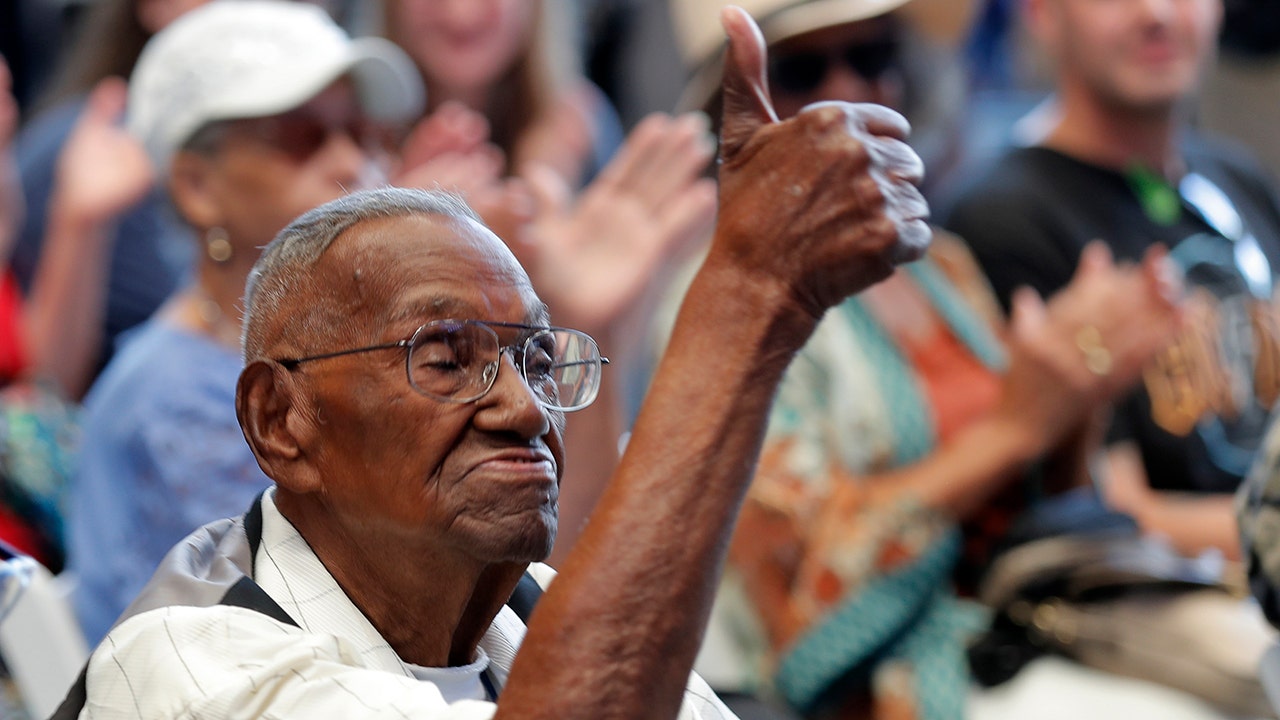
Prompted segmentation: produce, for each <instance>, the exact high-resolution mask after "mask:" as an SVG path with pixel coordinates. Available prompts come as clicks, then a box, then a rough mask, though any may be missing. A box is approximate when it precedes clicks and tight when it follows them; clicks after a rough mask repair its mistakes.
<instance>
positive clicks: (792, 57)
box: [769, 38, 898, 95]
mask: <svg viewBox="0 0 1280 720" xmlns="http://www.w3.org/2000/svg"><path fill="white" fill-rule="evenodd" d="M897 62H898V42H897V41H896V40H891V39H888V38H885V39H881V40H873V41H870V42H867V41H856V42H851V43H849V44H848V45H844V46H840V47H835V48H828V49H826V50H798V51H795V52H786V53H780V54H776V55H774V56H773V57H771V58H769V84H770V85H771V86H772V87H773V88H774V89H776V90H781V91H782V92H786V93H791V94H793V95H802V94H805V93H811V92H813V91H814V90H816V89H818V87H819V86H821V85H822V82H823V81H824V80H826V78H827V73H829V72H830V71H831V68H832V67H833V65H834V64H836V63H844V66H845V67H847V68H849V69H850V70H852V71H853V72H854V73H856V74H857V75H858V76H859V77H861V78H863V79H864V80H866V81H867V82H875V81H877V80H879V79H880V78H881V77H882V76H883V75H884V74H885V73H887V72H888V71H889V70H891V69H892V68H893V67H894V66H896V65H897Z"/></svg>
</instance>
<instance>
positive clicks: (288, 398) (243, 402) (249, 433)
mask: <svg viewBox="0 0 1280 720" xmlns="http://www.w3.org/2000/svg"><path fill="white" fill-rule="evenodd" d="M304 402H305V399H304V398H303V397H302V396H301V395H300V393H298V392H297V384H296V382H295V380H294V377H293V375H292V374H291V373H290V372H289V371H288V370H286V369H285V368H284V367H283V366H282V365H280V363H277V362H274V361H271V360H255V361H254V362H251V363H249V365H248V366H247V367H245V369H244V370H243V371H241V373H240V380H239V382H238V383H236V417H237V418H238V419H239V420H240V429H241V431H242V432H244V439H245V440H247V441H248V442H249V447H250V448H251V449H252V450H253V455H254V457H256V458H257V459H258V466H259V467H261V468H262V471H263V472H264V473H266V475H267V477H269V478H271V479H272V480H275V481H276V483H277V484H278V485H280V486H282V487H284V488H286V489H288V490H291V491H293V492H297V493H306V492H314V491H316V490H319V489H320V486H321V483H320V477H319V474H318V473H317V472H316V469H315V468H314V466H313V465H312V464H311V462H310V460H311V458H309V457H308V456H307V453H306V452H305V449H304V448H305V446H306V444H307V442H306V441H307V439H308V436H309V434H310V431H311V428H312V423H311V422H310V421H309V420H308V419H307V418H308V417H309V416H310V414H309V413H308V412H307V411H306V410H307V409H306V408H305V407H304Z"/></svg>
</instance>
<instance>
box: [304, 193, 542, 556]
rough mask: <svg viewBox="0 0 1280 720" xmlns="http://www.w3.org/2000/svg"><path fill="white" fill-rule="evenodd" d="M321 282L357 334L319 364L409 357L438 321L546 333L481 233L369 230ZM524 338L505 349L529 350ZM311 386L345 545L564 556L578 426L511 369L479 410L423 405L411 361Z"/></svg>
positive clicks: (507, 364) (458, 228) (325, 476)
mask: <svg viewBox="0 0 1280 720" xmlns="http://www.w3.org/2000/svg"><path fill="white" fill-rule="evenodd" d="M315 277H316V280H317V285H316V287H318V288H325V289H326V291H327V292H328V293H330V294H331V298H332V299H331V300H330V301H329V302H330V303H331V304H332V307H333V308H334V310H335V312H336V313H338V314H340V315H342V316H346V317H350V318H352V320H353V322H352V323H350V324H348V325H345V327H346V328H348V329H347V331H346V332H341V333H339V334H341V335H342V337H340V338H317V339H314V340H313V341H312V343H313V346H311V347H306V348H304V349H305V350H306V351H308V352H314V353H320V352H326V351H333V350H342V349H346V348H353V347H361V346H366V345H374V344H382V343H387V342H395V341H396V340H399V339H403V338H408V337H409V336H410V335H412V334H413V332H414V330H415V329H416V328H417V327H418V326H420V325H422V324H423V323H426V322H428V321H431V320H441V319H463V320H483V321H493V322H509V323H524V324H545V322H546V317H545V311H544V310H543V306H542V304H541V303H540V302H539V301H538V299H537V297H536V296H535V295H534V293H533V290H532V288H531V287H530V285H529V280H528V278H527V276H526V275H525V274H524V271H523V270H522V269H521V268H520V266H519V265H518V264H517V263H516V261H515V259H514V258H513V257H512V256H511V254H510V252H509V251H508V250H507V249H506V247H505V246H504V245H503V244H502V241H501V240H498V239H497V238H496V237H495V236H494V235H493V234H492V233H490V232H488V231H487V230H485V229H484V228H483V227H481V226H480V225H479V224H477V223H473V222H471V221H468V220H457V219H449V218H444V217H425V216H413V217H399V218H389V219H383V220H373V221H366V222H363V223H361V224H359V225H357V226H355V227H354V228H352V229H350V230H348V231H347V232H346V233H344V234H343V235H342V236H341V237H339V238H338V239H337V240H336V241H335V242H334V243H333V245H332V246H331V247H330V248H329V249H328V250H327V251H326V253H325V254H324V255H323V256H322V257H321V259H320V261H319V263H318V264H317V266H316V276H315ZM329 326H331V327H332V326H335V324H334V323H330V324H329ZM337 326H338V327H343V325H342V324H337ZM519 332H520V331H517V330H509V329H503V330H500V331H499V338H500V340H501V342H502V344H503V345H506V344H509V343H512V342H516V341H517V340H518V339H519V338H518V334H519ZM298 373H299V374H302V375H304V376H305V377H304V378H302V382H304V383H309V387H310V389H311V393H310V394H311V404H312V405H313V411H314V419H313V422H314V423H315V428H316V431H315V438H314V442H313V443H312V447H311V448H310V450H309V453H310V460H309V462H310V463H311V465H313V466H314V467H315V468H316V469H317V471H318V474H319V476H320V478H321V479H322V481H323V495H324V498H323V502H325V504H326V505H327V507H328V511H329V513H330V514H331V515H332V516H333V519H334V520H335V521H336V522H337V523H339V524H340V525H341V526H342V527H343V530H344V531H346V532H347V533H351V534H352V535H353V536H355V537H361V538H373V539H375V540H378V541H381V542H382V545H381V546H382V547H386V548H388V552H405V553H415V554H416V555H414V557H419V558H424V557H428V556H434V557H440V556H449V555H452V556H455V557H467V558H471V559H474V560H479V561H481V562H484V563H492V562H528V561H532V560H541V559H543V558H545V557H546V555H547V554H548V553H549V552H550V549H551V546H552V543H553V542H554V539H555V533H556V517H557V500H558V497H559V478H560V474H561V466H562V463H563V457H564V453H563V447H562V442H561V432H562V428H563V414H561V413H553V412H551V411H549V410H547V409H545V408H543V407H542V406H541V405H539V404H538V402H537V401H536V399H535V397H534V395H533V393H532V392H531V391H530V389H529V387H528V386H527V385H526V384H525V382H524V380H523V379H522V377H521V374H520V372H519V371H518V370H517V369H516V367H515V366H514V365H513V364H512V360H511V355H510V353H504V354H503V355H502V357H501V362H500V368H499V370H498V375H497V380H496V381H495V383H494V385H493V388H492V389H491V390H490V391H489V392H488V394H486V395H485V396H484V397H482V398H480V399H479V400H475V401H473V402H470V403H449V402H444V401H441V400H436V399H432V398H429V397H426V396H424V395H421V394H419V393H418V392H417V391H415V390H414V389H413V388H412V387H411V386H410V384H409V382H408V379H407V377H406V372H405V350H404V349H403V348H392V349H385V350H376V351H372V352H367V353H360V354H356V355H347V356H342V357H336V358H330V359H325V360H322V361H317V362H311V363H307V364H305V365H301V366H299V369H298ZM305 392H306V391H305V390H304V394H305Z"/></svg>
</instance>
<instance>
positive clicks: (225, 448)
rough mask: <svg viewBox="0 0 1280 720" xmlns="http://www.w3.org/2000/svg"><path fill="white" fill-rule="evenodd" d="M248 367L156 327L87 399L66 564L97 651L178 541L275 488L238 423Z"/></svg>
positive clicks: (138, 336) (209, 344) (137, 337)
mask: <svg viewBox="0 0 1280 720" xmlns="http://www.w3.org/2000/svg"><path fill="white" fill-rule="evenodd" d="M240 368H241V361H240V357H239V355H238V354H237V353H235V352H233V351H232V350H230V349H228V348H225V347H223V346H222V345H219V344H217V343H216V342H214V341H213V340H211V339H209V338H206V337H203V336H200V335H196V334H194V333H191V332H189V331H186V330H183V329H180V328H177V327H175V326H173V325H171V324H169V323H167V322H165V321H163V320H159V319H153V320H151V321H149V322H147V323H145V324H144V325H142V326H139V328H138V329H137V330H136V331H135V332H134V333H132V334H131V335H130V337H128V338H127V340H126V342H125V344H124V345H123V346H122V347H121V349H120V350H119V351H118V352H117V354H116V355H115V357H114V358H113V359H112V361H111V363H110V364H109V365H108V366H107V368H106V370H105V371H104V372H103V374H102V375H101V376H100V377H99V379H98V381H97V382H96V383H95V384H94V386H93V388H92V390H91V391H90V393H89V396H88V397H87V398H86V400H85V417H84V437H83V446H82V450H81V459H80V466H79V468H78V471H77V474H76V478H75V484H74V486H73V490H72V493H71V497H72V500H71V507H70V513H69V515H70V517H69V518H68V535H69V537H68V565H69V567H70V568H71V569H72V570H73V571H74V572H75V573H76V575H77V577H78V578H79V583H78V585H77V587H76V591H75V595H74V599H73V601H74V605H75V610H76V614H77V616H78V617H79V619H80V623H81V625H82V628H83V630H84V632H85V637H86V639H87V640H88V641H89V643H90V644H91V645H92V644H96V643H97V642H98V641H99V640H101V639H102V637H103V636H104V635H106V632H107V630H108V629H109V628H110V626H111V624H112V623H113V622H115V619H116V617H117V616H119V614H120V612H121V611H123V610H124V608H125V607H126V606H127V605H128V604H129V603H130V602H131V601H132V600H133V597H134V595H136V594H137V592H138V591H139V590H140V589H141V588H142V586H143V585H144V584H146V582H147V580H148V579H149V578H150V577H151V574H152V572H153V571H154V570H155V568H156V565H157V564H158V563H159V562H160V559H161V558H163V557H164V555H165V553H167V552H168V551H169V549H170V548H171V547H173V545H174V544H176V543H177V542H178V541H179V540H181V539H182V538H183V537H185V536H186V535H187V534H189V533H190V532H191V531H192V530H194V529H195V528H197V527H199V526H201V525H203V524H205V523H208V522H210V521H213V520H217V519H219V518H223V517H228V516H233V515H239V514H241V513H243V512H244V509H245V508H246V507H248V506H249V503H250V501H252V499H253V497H254V496H255V495H257V494H258V492H259V491H261V490H262V489H263V488H265V487H267V486H268V485H269V484H270V480H268V479H267V477H266V476H265V475H264V474H263V473H262V470H261V469H259V467H258V463H257V460H255V459H254V457H253V453H252V452H251V451H250V450H249V446H248V444H247V443H246V442H245V439H244V436H243V434H241V431H240V425H239V423H238V422H237V421H236V412H235V387H236V381H237V379H238V377H239V375H240Z"/></svg>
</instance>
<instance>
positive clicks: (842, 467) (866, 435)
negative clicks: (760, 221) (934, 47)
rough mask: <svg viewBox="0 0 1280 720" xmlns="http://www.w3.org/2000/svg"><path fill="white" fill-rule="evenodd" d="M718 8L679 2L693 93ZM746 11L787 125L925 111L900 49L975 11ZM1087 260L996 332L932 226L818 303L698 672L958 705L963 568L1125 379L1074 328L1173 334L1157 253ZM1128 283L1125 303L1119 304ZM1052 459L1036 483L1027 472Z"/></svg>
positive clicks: (864, 713)
mask: <svg viewBox="0 0 1280 720" xmlns="http://www.w3.org/2000/svg"><path fill="white" fill-rule="evenodd" d="M722 4H724V3H722V2H717V1H715V0H673V3H672V11H673V12H672V15H673V17H674V18H675V20H676V21H677V30H678V31H680V32H679V33H678V35H680V36H681V37H682V38H683V39H684V41H685V46H686V48H689V50H690V53H689V55H688V57H687V59H688V60H689V61H690V64H691V65H692V66H694V67H695V68H697V72H696V73H695V75H694V80H693V81H692V82H691V84H690V86H689V89H688V92H687V94H686V101H687V102H691V103H702V102H705V101H707V100H712V101H714V98H712V97H710V96H709V95H708V94H707V93H706V92H705V91H704V90H702V88H709V87H712V86H711V85H709V84H705V83H706V81H708V80H709V79H711V78H714V77H715V75H716V72H717V69H718V66H719V55H720V48H719V45H718V44H717V41H715V40H714V39H713V38H710V37H704V36H705V35H706V33H704V32H703V30H704V29H705V27H706V25H707V23H708V19H709V18H714V16H715V12H717V11H718V9H719V6H721V5H722ZM741 4H742V5H744V6H745V7H746V8H747V9H748V10H749V11H750V12H752V13H753V14H754V15H755V16H756V17H758V18H759V20H760V25H761V29H762V31H763V33H764V35H765V38H766V40H768V41H769V43H770V47H769V78H768V80H769V86H770V91H771V93H772V96H773V100H774V105H773V107H774V109H775V110H776V111H777V114H778V116H779V117H780V118H786V117H788V116H790V115H792V114H794V113H796V112H798V111H799V109H800V108H802V107H804V106H805V105H808V104H810V103H814V102H818V101H824V100H837V101H845V102H875V103H880V104H885V105H889V106H891V107H897V108H904V109H905V110H906V111H907V112H906V114H907V117H908V119H909V120H912V121H913V122H915V120H916V119H917V118H916V117H915V116H913V114H912V110H916V109H919V108H922V107H923V108H928V107H933V106H935V105H936V98H929V97H923V98H922V97H919V96H918V95H917V94H916V93H917V92H918V91H919V90H920V88H918V87H914V86H912V85H911V84H910V79H911V78H912V77H913V76H912V75H911V74H910V73H909V72H908V65H909V63H910V62H912V61H913V60H912V58H910V57H909V56H908V55H907V54H906V53H909V52H911V51H912V50H911V48H912V47H913V46H912V45H910V43H913V42H914V43H920V42H924V40H922V39H921V38H934V39H933V40H932V42H934V43H935V44H937V43H941V42H942V41H940V40H938V39H937V38H938V37H940V35H939V30H938V29H937V28H934V27H933V26H931V25H928V24H927V22H928V21H933V20H936V18H937V17H938V16H936V15H923V13H925V11H930V12H941V13H943V14H944V15H945V14H948V13H950V14H952V15H954V16H955V17H956V18H958V19H960V20H963V19H964V16H965V13H966V12H967V10H968V8H969V6H968V4H966V3H950V2H948V3H936V2H935V3H933V4H932V5H930V4H929V3H928V2H925V1H924V0H917V1H916V2H910V3H908V2H907V0H812V1H811V2H805V1H803V0H751V1H750V2H743V3H741ZM913 13H914V14H913ZM916 14H920V15H921V17H917V15H916ZM907 23H910V24H911V25H910V31H909V32H908V31H907V28H906V27H904V25H905V24H907ZM955 27H962V24H960V25H956V26H955ZM956 34H958V33H956V32H953V33H952V37H953V38H954V37H955V35H956ZM913 36H915V39H914V40H913V39H911V38H912V37H913ZM943 47H945V45H943ZM699 49H700V52H699ZM921 155H922V156H924V155H925V153H923V152H922V153H921ZM852 190H853V189H851V191H852ZM1099 249H1100V248H1093V250H1095V251H1097V250H1099ZM1084 267H1085V269H1084V270H1083V271H1082V272H1081V273H1080V275H1079V276H1078V277H1077V279H1076V282H1074V283H1073V285H1072V287H1071V288H1069V289H1068V290H1066V291H1064V293H1063V294H1062V295H1060V296H1058V297H1055V298H1054V299H1053V300H1052V301H1051V302H1050V304H1049V307H1048V311H1047V312H1046V309H1045V307H1044V306H1043V305H1041V303H1040V302H1039V300H1038V298H1034V297H1028V296H1023V297H1021V298H1020V302H1019V304H1018V305H1017V306H1016V307H1015V312H1014V316H1013V321H1012V322H1011V323H1010V324H1009V325H1008V326H1007V327H1006V326H1004V324H1003V322H1002V321H1001V319H1000V318H999V316H998V310H997V309H996V306H995V303H994V301H993V299H992V297H991V295H990V291H989V289H988V288H987V286H986V284H985V281H984V279H983V278H982V276H981V274H980V273H979V272H978V270H977V266H976V264H975V263H974V262H973V260H972V259H971V258H970V257H969V256H968V254H967V253H966V252H964V250H963V248H962V247H961V246H959V244H958V243H957V242H956V241H955V239H954V238H947V237H939V236H938V235H937V234H935V238H934V242H933V246H932V249H931V251H930V253H929V255H928V257H926V258H925V259H923V260H921V261H919V262H917V263H914V264H913V265H911V266H909V267H907V268H904V269H903V270H900V271H899V272H897V273H896V274H895V275H894V276H893V277H891V278H890V279H888V280H886V281H885V282H883V283H880V284H878V285H876V286H874V287H872V288H870V289H868V290H867V291H865V292H864V293H862V294H860V295H858V296H855V297H853V298H850V299H848V300H846V301H845V302H844V303H843V304H841V305H840V306H838V307H836V308H833V309H832V310H831V311H830V312H829V313H828V314H827V315H826V317H825V318H824V320H823V321H822V323H821V324H820V325H819V326H818V330H817V331H816V332H815V334H814V335H813V337H812V338H811V339H810V341H809V342H808V344H807V345H806V346H805V348H804V349H803V350H802V352H801V354H800V356H799V358H798V359H797V361H796V362H795V363H793V365H792V366H791V368H790V369H789V370H788V373H787V377H786V379H785V380H784V382H783V385H782V387H781V389H780V392H779V396H778V401H777V404H776V405H775V408H774V411H773V414H772V417H771V422H770V429H769V434H768V436H767V438H766V440H765V446H764V450H763V453H762V456H761V461H760V464H759V468H758V470H757V474H756V478H755V481H754V484H753V486H752V488H751V491H750V493H749V495H748V498H747V501H746V504H745V506H744V509H743V512H742V515H741V518H740V520H739V524H738V529H737V532H736V533H735V536H734V540H733V545H732V547H731V550H730V555H729V568H728V570H727V573H726V580H725V582H724V583H723V584H722V586H721V595H720V597H719V599H718V605H717V609H716V612H715V616H714V619H713V622H712V625H711V627H710V629H709V630H708V636H709V639H708V643H707V644H706V645H704V655H703V656H702V657H700V659H699V665H698V669H699V672H700V673H701V674H703V676H704V677H706V678H707V680H708V682H711V683H712V685H713V687H716V689H717V690H718V691H719V690H725V689H728V690H739V691H742V692H747V693H761V692H766V688H772V689H773V690H775V691H776V692H777V694H778V695H779V696H780V699H782V700H783V701H785V702H786V703H787V704H788V705H790V706H791V707H792V708H794V709H796V710H798V711H799V712H801V713H802V714H804V715H806V716H809V717H875V718H895V719H908V718H919V719H928V720H944V719H951V720H954V719H958V718H961V717H964V715H965V700H966V696H967V693H968V689H969V679H968V670H967V667H966V658H965V654H964V650H965V641H966V639H967V638H968V637H970V636H971V635H972V634H974V633H975V632H976V631H978V630H979V629H980V628H981V627H982V624H983V622H984V621H985V615H984V613H983V612H982V611H981V610H980V609H979V608H978V606H977V604H976V603H972V602H966V601H963V600H961V599H959V597H958V596H957V592H956V590H955V587H956V585H957V582H959V583H961V587H962V588H963V584H964V583H965V582H966V581H970V580H971V578H968V577H965V576H964V574H965V571H966V570H970V569H972V568H974V566H975V565H979V564H981V563H982V562H983V561H984V560H986V559H987V557H988V556H987V552H988V551H989V550H990V547H989V545H988V543H989V541H990V540H991V539H992V538H994V537H995V536H996V535H998V534H999V532H1000V531H1001V530H1002V529H1003V527H1005V525H1006V524H1007V522H1008V520H1009V518H1010V516H1011V514H1012V513H1013V512H1016V511H1017V510H1019V509H1021V508H1022V507H1023V506H1024V505H1025V504H1026V503H1027V502H1028V498H1029V497H1030V496H1031V494H1032V493H1033V492H1051V491H1054V490H1057V489H1061V488H1063V487H1067V486H1072V485H1075V484H1078V483H1080V482H1082V481H1084V480H1085V478H1086V476H1087V475H1086V468H1085V467H1084V465H1083V463H1082V459H1083V458H1084V457H1086V455H1085V452H1084V450H1085V449H1086V445H1085V444H1084V443H1085V441H1086V440H1087V439H1088V437H1089V431H1090V429H1091V427H1092V426H1091V425H1090V423H1091V421H1092V420H1093V417H1094V411H1095V410H1097V409H1099V408H1101V407H1104V406H1105V404H1106V403H1107V401H1108V400H1109V399H1110V398H1111V397H1113V396H1114V395H1115V394H1116V393H1118V392H1120V391H1121V389H1122V388H1124V387H1126V386H1127V383H1129V382H1131V381H1132V380H1133V379H1134V378H1132V377H1117V374H1116V373H1112V374H1110V375H1108V372H1107V371H1108V370H1109V368H1098V367H1094V368H1093V369H1094V370H1098V371H1099V372H1098V373H1094V372H1091V370H1090V369H1089V367H1087V366H1086V363H1085V362H1084V361H1083V358H1081V357H1080V350H1079V349H1077V348H1076V347H1075V345H1074V344H1073V340H1072V338H1073V337H1074V336H1075V334H1076V332H1077V331H1078V330H1079V329H1080V327H1081V326H1082V325H1085V326H1097V327H1099V328H1102V330H1101V331H1100V332H1102V333H1103V334H1105V336H1106V338H1107V339H1108V340H1107V341H1110V340H1112V339H1114V338H1117V337H1124V333H1126V332H1149V333H1154V334H1155V335H1156V336H1161V335H1160V334H1161V333H1165V334H1168V333H1171V332H1172V330H1173V326H1174V322H1175V321H1174V319H1173V317H1172V316H1170V315H1164V314H1162V312H1163V311H1161V310H1156V311H1155V312H1153V313H1152V315H1151V316H1147V315H1146V314H1145V313H1146V312H1148V311H1151V310H1152V307H1155V306H1152V305H1144V304H1143V303H1142V302H1141V301H1139V300H1138V298H1143V297H1155V296H1157V295H1159V291H1157V290H1155V289H1156V288H1159V287H1161V282H1162V281H1161V280H1159V279H1158V278H1159V276H1160V274H1161V268H1162V267H1163V261H1162V259H1160V258H1158V257H1154V256H1153V257H1152V258H1150V261H1149V262H1148V263H1147V264H1146V266H1145V267H1144V269H1143V272H1142V273H1141V274H1139V273H1134V272H1131V271H1119V270H1117V269H1116V268H1115V267H1114V266H1113V265H1112V264H1111V261H1110V258H1109V256H1107V255H1106V254H1105V251H1103V252H1100V253H1099V252H1093V253H1092V254H1091V255H1090V259H1089V261H1088V262H1086V263H1084ZM1144 286H1145V287H1144ZM1122 297H1132V298H1134V299H1135V300H1134V304H1133V305H1132V306H1129V307H1132V308H1133V315H1132V316H1129V317H1126V318H1115V317H1108V314H1109V310H1110V307H1109V303H1112V304H1113V303H1114V302H1115V301H1116V300H1117V298H1122ZM1156 305H1157V306H1158V305H1159V304H1158V303H1157V304H1156ZM1110 315H1114V313H1110ZM1139 316H1141V317H1142V320H1141V321H1138V322H1140V323H1145V325H1143V324H1138V323H1135V324H1132V325H1129V324H1126V323H1130V322H1134V321H1136V320H1137V318H1138V317H1139ZM1121 325H1124V327H1120V326H1121ZM1153 347H1154V345H1153ZM1064 349H1065V350H1064ZM1135 374H1136V373H1135ZM1042 461H1043V465H1042V468H1041V469H1042V471H1043V474H1044V478H1045V483H1044V486H1042V487H1041V486H1037V487H1033V484H1032V483H1030V482H1028V483H1025V484H1023V483H1020V482H1019V481H1020V480H1024V479H1027V478H1028V471H1029V470H1030V469H1031V468H1032V467H1033V466H1034V465H1036V464H1037V463H1039V462H1042ZM1002 492H1004V493H1006V495H1007V497H1005V496H1001V493H1002ZM966 521H968V522H967V523H966Z"/></svg>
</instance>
